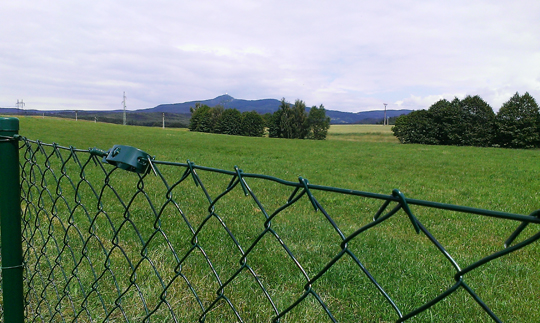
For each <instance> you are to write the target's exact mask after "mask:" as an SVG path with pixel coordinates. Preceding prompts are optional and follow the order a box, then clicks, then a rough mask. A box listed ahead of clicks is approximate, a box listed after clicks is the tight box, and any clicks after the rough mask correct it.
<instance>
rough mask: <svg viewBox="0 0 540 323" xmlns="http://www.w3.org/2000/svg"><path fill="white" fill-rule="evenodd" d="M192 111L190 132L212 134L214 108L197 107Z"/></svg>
mask: <svg viewBox="0 0 540 323" xmlns="http://www.w3.org/2000/svg"><path fill="white" fill-rule="evenodd" d="M190 110H191V119H189V126H188V128H189V130H190V131H198V132H212V130H213V128H214V126H213V124H212V119H211V112H212V108H210V107H209V106H207V105H199V106H197V105H196V106H195V109H190Z"/></svg>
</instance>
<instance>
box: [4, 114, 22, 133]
mask: <svg viewBox="0 0 540 323" xmlns="http://www.w3.org/2000/svg"><path fill="white" fill-rule="evenodd" d="M0 131H2V132H17V131H19V119H17V118H9V117H0Z"/></svg>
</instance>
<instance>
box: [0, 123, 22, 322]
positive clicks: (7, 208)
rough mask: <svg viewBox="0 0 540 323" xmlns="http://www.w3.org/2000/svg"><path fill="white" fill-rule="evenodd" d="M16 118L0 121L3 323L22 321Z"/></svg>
mask: <svg viewBox="0 0 540 323" xmlns="http://www.w3.org/2000/svg"><path fill="white" fill-rule="evenodd" d="M18 133H19V119H17V118H0V226H1V233H2V241H1V243H2V245H1V251H2V294H3V301H4V304H3V309H4V322H5V323H23V322H24V299H23V259H22V238H21V204H20V203H21V189H20V184H19V183H20V182H19V143H18V140H15V139H13V136H14V135H16V134H18Z"/></svg>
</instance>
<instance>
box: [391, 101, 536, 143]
mask: <svg viewBox="0 0 540 323" xmlns="http://www.w3.org/2000/svg"><path fill="white" fill-rule="evenodd" d="M392 131H393V133H394V135H395V136H396V137H397V138H398V139H399V141H400V142H401V143H417V144H428V145H457V146H479V147H506V148H534V147H540V112H539V108H538V104H537V103H536V101H535V99H534V98H533V97H532V96H531V95H530V94H529V93H528V92H527V93H525V94H523V95H519V93H517V92H516V94H515V95H514V96H512V97H511V98H510V99H509V100H508V101H507V102H505V103H504V104H503V105H502V107H501V108H500V110H499V111H498V112H497V114H495V113H494V112H493V109H492V108H491V106H490V105H489V104H487V103H486V102H485V101H484V100H483V99H482V98H481V97H479V96H478V95H476V96H467V97H465V98H464V99H463V100H460V99H458V98H455V99H454V100H452V101H448V100H445V99H442V100H439V101H437V102H436V103H434V104H433V105H432V106H431V107H429V109H428V110H417V111H413V112H411V113H409V114H408V115H403V116H400V117H398V118H397V119H396V123H395V126H394V127H392Z"/></svg>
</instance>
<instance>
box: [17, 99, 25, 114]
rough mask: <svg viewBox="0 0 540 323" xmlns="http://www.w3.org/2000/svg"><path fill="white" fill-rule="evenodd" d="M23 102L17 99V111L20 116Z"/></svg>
mask: <svg viewBox="0 0 540 323" xmlns="http://www.w3.org/2000/svg"><path fill="white" fill-rule="evenodd" d="M24 105H25V104H24V100H22V99H21V101H19V99H17V110H19V114H21V110H22V109H24Z"/></svg>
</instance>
